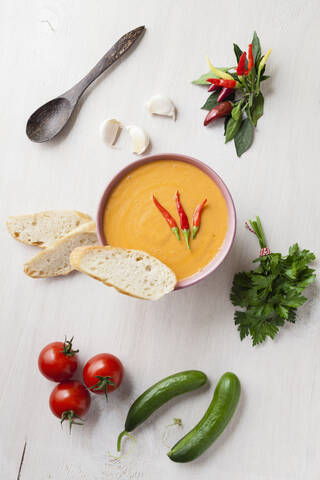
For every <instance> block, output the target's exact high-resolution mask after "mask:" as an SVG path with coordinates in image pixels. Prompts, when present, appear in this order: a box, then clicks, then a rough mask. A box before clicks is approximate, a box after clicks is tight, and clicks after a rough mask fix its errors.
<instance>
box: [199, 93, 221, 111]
mask: <svg viewBox="0 0 320 480" xmlns="http://www.w3.org/2000/svg"><path fill="white" fill-rule="evenodd" d="M219 94H220V92H213V93H211V95H210V96H209V97H208V98H207V100H206V102H205V104H204V105H202V107H201V108H202V109H203V110H212V109H213V108H214V107H216V106H217V105H218V102H217V99H218V96H219Z"/></svg>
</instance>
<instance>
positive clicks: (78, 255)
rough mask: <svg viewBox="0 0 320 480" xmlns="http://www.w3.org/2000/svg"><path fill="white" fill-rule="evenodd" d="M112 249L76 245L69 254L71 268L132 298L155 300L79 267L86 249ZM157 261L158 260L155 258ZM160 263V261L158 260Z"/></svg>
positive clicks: (109, 248) (141, 252) (143, 253)
mask: <svg viewBox="0 0 320 480" xmlns="http://www.w3.org/2000/svg"><path fill="white" fill-rule="evenodd" d="M101 249H103V250H113V249H114V247H111V246H109V245H108V246H85V247H77V248H75V249H74V250H73V251H72V252H71V254H70V263H71V265H72V266H73V268H74V269H75V270H78V271H79V272H82V273H84V274H86V275H88V276H89V277H91V278H94V279H95V280H98V281H99V282H102V283H103V284H104V285H106V286H107V287H113V288H114V289H115V290H117V291H118V292H119V293H122V294H123V295H127V296H128V297H133V298H139V299H140V300H155V299H147V298H145V297H142V296H139V295H135V294H133V293H129V292H127V291H125V290H122V289H121V288H119V287H117V286H116V285H113V284H111V283H108V282H106V281H105V280H102V279H101V278H99V277H98V276H96V275H94V274H93V273H89V272H87V271H86V270H84V269H83V268H82V267H81V259H82V257H83V256H84V255H85V254H86V253H87V252H88V251H90V250H91V251H93V250H101ZM116 250H119V248H117V249H116ZM121 250H126V249H121ZM128 251H132V250H131V249H129V250H128ZM135 252H139V253H140V254H142V255H148V256H149V257H151V258H155V257H152V255H149V254H147V253H146V252H143V251H140V250H135ZM156 260H157V261H158V262H160V260H158V259H156ZM160 263H162V262H160ZM166 267H167V268H169V267H168V266H167V265H166ZM169 270H170V271H171V273H172V274H173V275H174V276H175V273H174V272H173V271H172V270H171V269H169ZM175 279H176V282H175V285H176V284H177V278H176V276H175ZM175 285H174V287H173V289H172V290H174V288H175Z"/></svg>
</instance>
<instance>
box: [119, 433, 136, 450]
mask: <svg viewBox="0 0 320 480" xmlns="http://www.w3.org/2000/svg"><path fill="white" fill-rule="evenodd" d="M124 436H127V437H129V438H131V440H133V441H134V442H135V441H136V439H135V438H134V436H133V435H130V433H128V432H127V430H123V432H121V433H120V435H119V437H118V440H117V451H118V452H120V451H121V440H122V439H123V437H124Z"/></svg>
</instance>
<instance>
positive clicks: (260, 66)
mask: <svg viewBox="0 0 320 480" xmlns="http://www.w3.org/2000/svg"><path fill="white" fill-rule="evenodd" d="M270 53H271V48H269V50H268V51H267V53H266V54H265V56H264V57H262V59H261V62H260V63H259V70H262V69H263V67H264V66H265V64H266V62H267V60H268V57H269V55H270Z"/></svg>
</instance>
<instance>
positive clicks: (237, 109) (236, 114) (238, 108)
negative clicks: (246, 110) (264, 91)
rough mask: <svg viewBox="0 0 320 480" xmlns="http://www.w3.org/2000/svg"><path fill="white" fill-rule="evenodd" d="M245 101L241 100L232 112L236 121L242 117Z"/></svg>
mask: <svg viewBox="0 0 320 480" xmlns="http://www.w3.org/2000/svg"><path fill="white" fill-rule="evenodd" d="M242 103H243V100H240V101H239V102H238V103H237V104H236V105H235V106H234V107H233V109H232V110H231V116H232V118H233V119H234V120H238V119H239V118H240V117H241V107H242Z"/></svg>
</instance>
